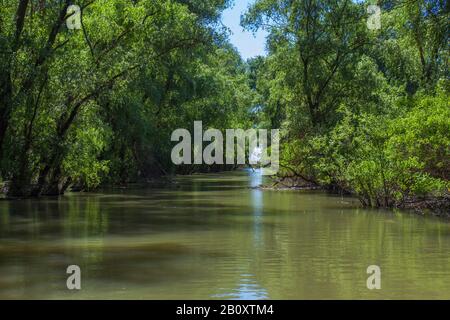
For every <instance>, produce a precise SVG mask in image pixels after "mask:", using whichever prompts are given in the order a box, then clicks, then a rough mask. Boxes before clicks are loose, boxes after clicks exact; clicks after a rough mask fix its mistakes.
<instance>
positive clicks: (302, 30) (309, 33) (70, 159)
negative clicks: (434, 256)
mask: <svg viewBox="0 0 450 320" xmlns="http://www.w3.org/2000/svg"><path fill="white" fill-rule="evenodd" d="M237 1H238V0H237ZM74 4H75V5H78V6H79V8H80V13H79V14H80V21H81V25H80V27H79V28H74V29H72V28H69V27H68V26H69V25H70V24H69V23H68V20H70V19H71V18H73V17H71V15H73V14H74V13H73V12H72V13H70V11H68V8H69V6H71V5H74ZM232 4H233V3H232V1H229V0H203V1H197V0H160V1H155V0H127V1H124V0H113V1H111V0H6V1H5V0H4V1H2V3H1V6H0V62H1V63H0V68H1V72H0V157H1V158H0V161H1V162H0V181H1V185H2V192H3V193H4V196H6V197H11V198H17V197H18V198H23V197H39V196H45V195H61V194H64V192H66V191H68V190H77V191H91V190H95V189H96V188H99V187H102V186H106V185H121V186H126V185H128V184H132V183H136V182H147V181H151V180H153V179H158V178H160V177H164V176H170V175H174V174H192V173H195V172H211V171H214V172H217V171H221V170H231V169H234V167H230V166H223V165H209V166H207V165H198V164H197V165H195V164H192V165H183V166H175V165H174V164H173V163H172V162H171V159H170V154H171V149H172V147H173V143H172V142H171V140H170V135H171V133H172V131H173V130H175V129H177V128H188V129H192V130H193V128H192V125H193V123H194V121H197V120H201V121H203V127H204V129H207V128H216V129H219V130H220V129H222V130H223V129H225V128H243V129H245V128H257V129H278V128H279V129H280V132H281V146H280V167H281V170H280V172H279V173H278V177H277V179H283V178H286V177H299V178H301V180H302V181H305V182H308V183H313V184H315V185H318V186H321V187H323V188H326V189H329V190H333V191H336V192H340V193H344V194H351V195H354V196H355V197H357V198H358V199H359V200H360V202H361V203H362V204H363V205H364V206H368V207H407V206H408V205H411V204H412V203H417V201H422V202H425V203H426V204H425V205H427V206H431V207H432V208H435V209H436V210H438V208H444V210H447V209H449V206H450V200H449V188H450V182H449V177H450V157H449V156H450V154H449V153H450V150H449V146H450V108H449V102H448V101H449V85H450V83H449V69H448V64H449V39H448V35H449V23H448V22H449V18H450V10H449V4H448V1H446V0H399V1H367V2H360V1H351V0H326V1H324V0H256V1H255V2H254V3H253V4H252V5H251V6H250V7H249V8H248V10H247V12H246V13H245V14H243V15H242V17H241V24H242V27H243V28H245V29H246V30H249V31H253V32H254V31H257V30H260V29H264V30H266V31H267V32H268V37H267V42H266V50H267V55H265V56H258V57H256V58H252V59H248V60H246V61H244V60H243V59H242V58H241V56H240V54H239V52H238V51H237V49H236V48H234V47H233V45H232V44H231V43H230V42H229V39H228V36H229V30H227V28H226V27H225V26H224V25H223V24H222V23H221V14H222V12H223V11H224V10H225V9H226V8H228V7H230V6H231V5H232ZM368 4H375V5H378V6H379V7H380V8H381V27H380V28H377V29H372V28H368V19H369V18H370V14H368V12H367V6H368ZM447 212H450V211H447Z"/></svg>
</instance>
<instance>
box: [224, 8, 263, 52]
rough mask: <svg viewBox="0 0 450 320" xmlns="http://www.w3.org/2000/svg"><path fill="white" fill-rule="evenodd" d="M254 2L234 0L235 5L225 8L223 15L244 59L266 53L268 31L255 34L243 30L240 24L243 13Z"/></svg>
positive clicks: (233, 40) (233, 41) (231, 37)
mask: <svg viewBox="0 0 450 320" xmlns="http://www.w3.org/2000/svg"><path fill="white" fill-rule="evenodd" d="M253 2H254V0H234V5H233V6H232V7H231V8H229V9H227V10H225V11H224V12H223V15H222V22H223V24H224V25H225V26H227V27H228V28H229V29H230V30H231V32H232V34H231V35H230V41H231V43H232V44H233V45H234V46H235V47H236V48H237V49H238V50H239V52H240V53H241V56H242V58H244V59H248V58H252V57H255V56H258V55H264V54H265V50H264V45H265V37H266V35H267V33H266V32H265V31H261V30H260V31H258V32H257V33H256V34H255V36H254V35H253V33H252V32H247V31H243V28H242V27H241V26H240V25H239V24H240V20H241V14H243V13H244V12H245V11H247V7H248V5H249V4H251V3H253Z"/></svg>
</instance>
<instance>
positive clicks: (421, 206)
mask: <svg viewBox="0 0 450 320" xmlns="http://www.w3.org/2000/svg"><path fill="white" fill-rule="evenodd" d="M259 188H260V189H262V190H325V191H328V192H330V193H335V194H337V193H339V194H344V195H349V196H356V195H354V194H352V193H350V192H347V191H343V190H342V189H340V190H338V188H326V187H324V186H321V185H319V184H316V183H314V182H312V181H306V180H305V179H303V178H301V177H298V176H289V177H277V178H274V180H273V183H272V184H262V185H261V186H259ZM388 208H391V209H394V208H396V209H403V210H407V211H411V212H414V213H415V214H419V215H423V216H426V215H432V216H437V217H444V218H447V219H450V195H449V194H446V195H445V196H442V197H433V196H427V197H409V198H407V199H405V200H404V201H403V202H401V203H398V204H395V205H393V206H391V207H388Z"/></svg>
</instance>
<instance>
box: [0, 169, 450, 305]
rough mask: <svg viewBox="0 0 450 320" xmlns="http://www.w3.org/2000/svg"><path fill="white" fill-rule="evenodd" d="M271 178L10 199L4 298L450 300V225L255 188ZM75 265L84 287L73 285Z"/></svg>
mask: <svg viewBox="0 0 450 320" xmlns="http://www.w3.org/2000/svg"><path fill="white" fill-rule="evenodd" d="M262 179H265V177H262V176H261V175H260V174H259V172H258V171H256V172H253V171H247V172H238V173H227V174H210V175H196V176H192V177H180V178H178V179H177V184H175V185H171V186H167V187H165V188H155V189H148V190H109V191H107V192H106V191H105V192H102V193H92V194H82V193H81V194H71V195H67V196H64V197H60V198H48V199H41V200H32V199H30V200H22V201H0V298H25V299H30V298H31V299H34V298H43V299H46V298H50V299H51V298H63V299H78V298H105V299H109V298H112V299H114V298H125V299H126V298H137V299H208V298H226V299H268V298H270V299H311V298H319V299H342V298H365V299H371V298H426V299H430V298H447V299H448V298H450V282H449V280H448V279H449V271H448V267H449V266H450V255H449V252H450V250H449V249H450V226H449V223H448V222H446V221H442V220H438V219H433V218H425V217H419V216H416V215H411V214H405V213H401V212H387V211H376V210H363V209H361V208H359V207H358V203H357V202H356V201H354V200H352V199H345V201H341V198H340V197H334V196H330V195H327V194H325V193H321V192H298V191H278V192H273V191H262V190H258V189H253V188H251V187H253V186H256V185H258V184H260V183H261V181H262ZM70 264H77V265H79V266H80V267H81V270H82V290H81V291H78V292H72V291H68V290H67V289H66V287H65V283H66V273H65V270H66V267H67V266H68V265H70ZM371 264H377V265H380V267H381V269H382V277H383V278H382V283H383V285H382V290H380V291H369V290H367V288H366V286H365V283H366V279H367V275H366V273H365V271H366V268H367V266H368V265H371Z"/></svg>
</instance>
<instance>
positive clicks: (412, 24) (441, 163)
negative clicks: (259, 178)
mask: <svg viewBox="0 0 450 320" xmlns="http://www.w3.org/2000/svg"><path fill="white" fill-rule="evenodd" d="M379 4H380V5H381V11H382V16H381V28H380V29H379V30H370V29H369V28H368V27H367V25H366V22H367V19H368V15H367V14H366V7H367V3H364V4H362V3H360V4H357V3H355V2H353V1H344V0H342V1H337V0H336V1H335V0H327V1H318V0H302V1H292V0H289V1H288V0H286V1H278V0H258V1H256V3H255V4H254V5H253V6H252V7H251V8H250V9H249V11H248V12H247V14H246V15H245V16H244V17H243V24H244V25H245V26H246V27H247V28H248V29H250V30H257V29H259V28H265V29H267V30H268V31H269V32H270V36H269V39H268V44H267V45H268V50H269V55H268V57H267V58H264V59H262V58H257V59H254V60H253V61H250V62H249V64H250V65H251V66H252V68H251V70H252V72H253V78H256V79H257V85H256V88H257V92H258V95H259V104H260V105H261V109H262V110H263V111H264V112H263V116H262V119H261V121H262V122H265V123H266V125H268V126H281V128H282V129H283V133H284V136H283V141H284V145H283V147H282V148H281V149H282V152H283V156H282V159H281V161H282V167H283V169H284V172H283V173H282V174H284V175H297V176H301V177H303V178H304V179H305V180H307V181H313V182H316V183H318V184H320V185H324V186H328V187H330V188H333V189H339V190H341V191H346V192H349V193H353V194H356V195H357V196H359V198H360V199H361V202H362V203H364V204H365V205H367V206H405V205H406V204H407V203H408V202H410V201H411V200H412V199H418V198H423V197H426V196H433V197H439V196H445V194H446V192H447V189H448V188H449V186H450V184H449V173H450V157H449V155H450V154H449V147H450V135H449V133H450V108H449V70H448V62H449V51H448V50H449V47H448V43H449V42H448V35H449V24H448V21H449V17H450V15H449V5H448V2H447V1H426V0H402V1H381V2H379ZM445 199H446V200H444V202H445V203H446V205H447V207H448V197H447V198H445Z"/></svg>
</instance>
